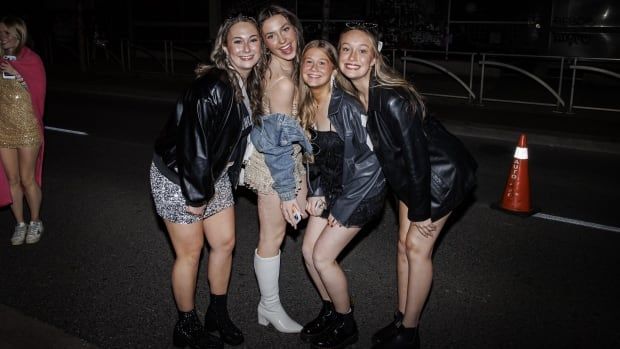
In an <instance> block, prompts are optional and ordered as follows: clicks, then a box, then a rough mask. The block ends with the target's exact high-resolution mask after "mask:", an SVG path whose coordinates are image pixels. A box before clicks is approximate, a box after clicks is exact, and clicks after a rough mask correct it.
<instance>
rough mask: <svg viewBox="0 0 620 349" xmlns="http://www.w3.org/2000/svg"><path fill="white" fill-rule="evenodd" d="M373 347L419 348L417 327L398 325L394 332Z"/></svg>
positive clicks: (381, 348)
mask: <svg viewBox="0 0 620 349" xmlns="http://www.w3.org/2000/svg"><path fill="white" fill-rule="evenodd" d="M372 348H373V349H420V336H419V334H418V328H417V327H413V328H408V327H404V326H402V325H401V326H400V327H399V328H398V331H397V332H396V334H395V335H394V336H393V337H392V338H390V339H388V340H386V341H385V342H383V343H380V344H377V345H374V346H373V347H372Z"/></svg>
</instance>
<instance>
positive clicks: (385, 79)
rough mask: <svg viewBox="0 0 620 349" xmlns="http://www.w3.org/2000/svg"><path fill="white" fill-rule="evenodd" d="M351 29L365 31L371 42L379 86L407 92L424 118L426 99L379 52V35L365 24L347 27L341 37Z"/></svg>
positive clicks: (412, 103) (372, 72) (413, 106)
mask: <svg viewBox="0 0 620 349" xmlns="http://www.w3.org/2000/svg"><path fill="white" fill-rule="evenodd" d="M351 30H358V31H361V32H362V33H365V34H366V35H367V36H368V38H369V39H370V42H371V45H370V47H371V51H372V53H373V55H374V57H375V59H376V62H375V66H374V67H372V68H371V69H372V70H371V75H372V76H373V77H374V78H375V80H376V81H377V85H378V86H386V87H397V88H400V89H401V90H404V91H405V92H406V93H407V95H408V96H407V97H408V98H409V100H410V102H411V106H412V108H413V110H414V111H416V109H417V108H418V107H419V108H421V110H420V112H421V115H422V118H424V117H425V116H426V105H425V103H424V99H423V98H422V96H421V95H420V93H419V92H418V91H417V90H416V88H415V87H414V86H413V84H412V83H410V82H409V81H407V80H405V79H403V78H401V77H400V74H398V73H397V72H395V71H394V69H392V67H390V65H389V64H387V62H386V61H385V58H384V57H383V55H382V54H381V52H379V49H378V47H379V40H378V39H377V35H376V34H375V33H374V32H373V31H371V30H369V29H368V28H366V27H364V26H353V27H347V28H345V29H344V30H343V31H342V33H340V38H341V40H342V35H343V34H345V33H347V32H350V31H351ZM338 49H340V40H339V42H338ZM356 95H358V96H359V91H357V93H356Z"/></svg>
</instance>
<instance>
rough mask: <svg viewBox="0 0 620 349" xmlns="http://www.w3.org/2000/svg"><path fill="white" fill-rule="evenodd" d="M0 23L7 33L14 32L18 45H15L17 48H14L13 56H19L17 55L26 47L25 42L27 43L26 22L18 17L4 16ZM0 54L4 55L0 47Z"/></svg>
mask: <svg viewBox="0 0 620 349" xmlns="http://www.w3.org/2000/svg"><path fill="white" fill-rule="evenodd" d="M0 23H3V24H4V25H6V27H7V28H8V29H9V31H11V30H14V31H15V36H16V38H17V40H19V43H18V44H17V47H16V48H15V51H14V52H13V54H14V55H15V56H19V53H20V52H21V50H22V48H24V46H26V42H27V41H28V28H27V27H26V22H25V21H24V20H23V19H21V18H19V17H13V16H6V17H3V18H2V19H0ZM0 54H2V55H5V54H6V53H5V52H4V50H3V49H2V47H0Z"/></svg>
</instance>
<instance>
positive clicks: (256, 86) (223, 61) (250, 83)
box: [194, 14, 265, 113]
mask: <svg viewBox="0 0 620 349" xmlns="http://www.w3.org/2000/svg"><path fill="white" fill-rule="evenodd" d="M240 22H246V23H250V24H252V25H253V26H254V27H255V28H256V32H257V33H259V34H260V30H259V29H258V23H257V22H256V20H255V19H254V18H252V17H247V16H244V15H242V14H238V15H236V16H234V17H230V18H228V19H226V20H225V21H224V23H222V25H221V26H220V28H219V29H218V31H217V36H216V37H215V44H214V45H213V50H212V51H211V56H210V58H211V61H213V65H207V64H199V65H198V67H196V69H195V70H194V72H195V73H196V76H197V77H200V76H202V75H204V74H205V73H207V72H208V71H209V70H210V69H211V68H213V67H214V66H215V67H217V68H219V69H222V70H224V71H226V73H227V74H228V80H230V83H231V85H232V86H233V89H234V91H235V101H236V102H237V103H242V102H243V92H242V90H241V86H239V79H241V75H240V74H239V72H238V71H237V70H236V69H235V68H234V67H233V66H232V64H231V63H230V61H229V59H228V55H227V54H226V51H224V47H225V46H226V41H227V39H228V33H230V28H232V26H233V25H235V24H237V23H240ZM261 42H262V39H261ZM264 64H265V62H264V60H263V58H262V57H261V58H259V60H258V63H257V64H256V65H255V66H254V67H253V68H252V71H251V72H250V75H248V78H247V79H246V87H245V88H246V91H247V93H248V97H249V99H250V106H251V109H252V111H253V113H254V110H256V109H258V108H260V106H259V105H260V96H261V91H262V87H261V76H262V75H261V73H260V72H261V70H262V69H263V68H262V65H264Z"/></svg>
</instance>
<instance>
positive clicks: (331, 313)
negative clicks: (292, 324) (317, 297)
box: [299, 300, 336, 342]
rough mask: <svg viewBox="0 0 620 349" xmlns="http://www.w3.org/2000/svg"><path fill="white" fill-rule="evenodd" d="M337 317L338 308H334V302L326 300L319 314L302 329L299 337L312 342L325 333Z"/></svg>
mask: <svg viewBox="0 0 620 349" xmlns="http://www.w3.org/2000/svg"><path fill="white" fill-rule="evenodd" d="M335 319H336V310H335V309H334V303H332V302H330V301H326V300H324V301H323V307H322V308H321V312H320V313H319V316H317V317H316V319H314V320H312V321H310V322H308V323H307V324H306V325H305V326H304V328H302V329H301V332H300V333H299V337H300V338H301V340H302V341H304V342H311V341H312V340H314V339H316V338H318V337H320V336H321V335H322V334H323V333H325V331H326V330H327V329H328V328H329V327H330V325H331V324H332V322H333V321H334V320H335Z"/></svg>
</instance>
